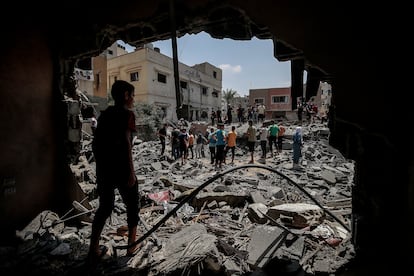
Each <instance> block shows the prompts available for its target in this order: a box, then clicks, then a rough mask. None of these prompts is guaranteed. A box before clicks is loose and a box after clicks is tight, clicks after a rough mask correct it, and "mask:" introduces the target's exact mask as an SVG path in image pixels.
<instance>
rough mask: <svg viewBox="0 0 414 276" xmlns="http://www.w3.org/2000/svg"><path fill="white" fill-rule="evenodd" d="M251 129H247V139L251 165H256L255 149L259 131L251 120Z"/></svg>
mask: <svg viewBox="0 0 414 276" xmlns="http://www.w3.org/2000/svg"><path fill="white" fill-rule="evenodd" d="M248 123H249V127H248V128H247V132H246V133H245V136H246V137H247V146H248V147H249V152H250V161H249V164H253V163H254V149H255V148H256V140H257V129H256V127H255V126H254V125H253V121H252V120H249V122H248Z"/></svg>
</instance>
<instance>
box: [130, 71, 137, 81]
mask: <svg viewBox="0 0 414 276" xmlns="http://www.w3.org/2000/svg"><path fill="white" fill-rule="evenodd" d="M129 78H130V79H131V81H139V74H138V72H132V73H129Z"/></svg>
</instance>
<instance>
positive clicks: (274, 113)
mask: <svg viewBox="0 0 414 276" xmlns="http://www.w3.org/2000/svg"><path fill="white" fill-rule="evenodd" d="M249 104H250V106H252V107H253V106H257V105H259V104H264V106H265V107H266V113H265V118H266V119H273V118H277V117H283V116H285V115H286V112H290V111H292V99H291V91H290V87H284V88H263V89H250V90H249Z"/></svg>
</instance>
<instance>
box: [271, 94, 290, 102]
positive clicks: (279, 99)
mask: <svg viewBox="0 0 414 276" xmlns="http://www.w3.org/2000/svg"><path fill="white" fill-rule="evenodd" d="M287 102H288V97H287V96H272V103H287Z"/></svg>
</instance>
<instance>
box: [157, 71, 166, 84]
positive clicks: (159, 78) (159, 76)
mask: <svg viewBox="0 0 414 276" xmlns="http://www.w3.org/2000/svg"><path fill="white" fill-rule="evenodd" d="M157 79H158V82H162V83H167V76H166V75H164V74H161V73H158V76H157Z"/></svg>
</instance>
